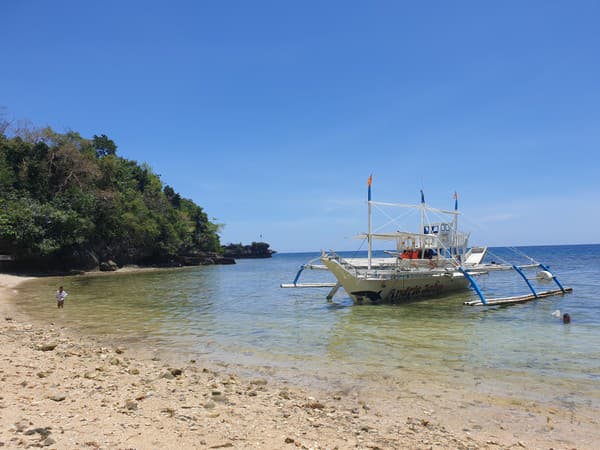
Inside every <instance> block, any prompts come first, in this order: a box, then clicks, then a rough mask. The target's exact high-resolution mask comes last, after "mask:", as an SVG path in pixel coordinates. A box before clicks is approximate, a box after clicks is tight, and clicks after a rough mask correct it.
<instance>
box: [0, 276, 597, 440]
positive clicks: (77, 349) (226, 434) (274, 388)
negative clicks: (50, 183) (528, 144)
mask: <svg viewBox="0 0 600 450" xmlns="http://www.w3.org/2000/svg"><path fill="white" fill-rule="evenodd" d="M26 280H27V279H26V278H23V277H14V276H8V275H0V359H1V361H2V365H1V369H0V382H1V386H2V388H1V393H0V446H4V447H6V448H25V447H29V446H45V447H48V448H57V449H63V448H65V449H66V448H175V447H177V448H227V447H230V448H268V449H271V448H296V447H298V448H315V449H316V448H339V449H343V448H371V449H375V448H381V449H387V448H423V449H429V448H440V449H441V448H465V449H466V448H555V449H558V448H565V449H567V448H568V449H570V448H578V449H583V448H590V449H592V448H597V446H598V442H600V431H599V430H600V426H598V425H599V423H598V418H599V417H600V414H599V413H600V411H598V410H597V409H595V408H593V407H592V406H590V407H588V408H582V407H575V406H573V405H568V403H565V404H562V403H560V402H556V401H553V402H550V401H549V402H544V403H541V402H535V401H531V400H525V399H523V398H520V397H519V393H515V395H514V396H511V397H502V396H493V395H491V394H481V393H478V392H477V391H476V389H475V388H474V389H473V390H472V391H471V390H465V389H464V388H458V387H456V386H454V385H452V384H450V383H448V384H441V383H438V382H436V383H434V382H431V381H428V380H414V379H411V380H408V381H407V380H399V379H396V378H393V377H390V378H385V379H384V380H383V381H382V382H377V383H370V384H366V385H365V384H361V385H360V387H356V388H352V387H348V388H346V389H342V390H339V389H338V390H332V391H328V390H327V389H316V388H315V389H307V388H300V387H297V386H291V385H289V384H284V383H282V382H280V381H276V379H275V378H273V377H269V376H265V377H264V378H244V377H242V376H240V375H239V372H238V371H235V370H234V369H233V368H231V367H222V366H217V365H215V364H214V363H212V362H211V361H201V360H198V361H189V362H186V363H185V364H181V363H176V362H175V361H174V360H168V359H165V358H166V357H164V356H162V357H161V358H163V359H160V358H158V357H152V352H151V351H148V352H139V351H138V350H137V349H134V348H126V347H124V346H119V345H118V343H114V344H113V345H108V344H107V343H106V342H101V341H100V340H98V339H95V338H94V337H89V336H82V335H79V334H76V333H75V332H74V331H73V330H70V329H67V328H59V327H57V326H55V325H54V324H53V323H40V322H39V321H36V320H34V319H33V318H29V317H27V316H25V315H22V314H18V311H16V308H15V307H14V302H15V301H16V296H17V293H18V290H17V289H18V284H19V283H21V282H23V281H26ZM54 307H55V306H54ZM65 311H68V304H67V305H66V306H65Z"/></svg>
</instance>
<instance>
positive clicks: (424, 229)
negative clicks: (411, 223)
mask: <svg viewBox="0 0 600 450" xmlns="http://www.w3.org/2000/svg"><path fill="white" fill-rule="evenodd" d="M423 234H429V227H428V226H425V227H424V228H423Z"/></svg>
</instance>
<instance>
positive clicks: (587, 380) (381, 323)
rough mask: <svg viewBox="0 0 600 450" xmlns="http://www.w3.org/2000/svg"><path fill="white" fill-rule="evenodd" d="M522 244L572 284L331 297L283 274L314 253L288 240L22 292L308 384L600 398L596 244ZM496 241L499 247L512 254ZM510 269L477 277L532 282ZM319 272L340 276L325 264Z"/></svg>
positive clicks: (96, 328) (64, 321)
mask: <svg viewBox="0 0 600 450" xmlns="http://www.w3.org/2000/svg"><path fill="white" fill-rule="evenodd" d="M519 250H520V251H524V252H525V253H527V254H529V255H530V256H532V257H534V258H536V259H538V260H540V261H542V262H544V263H546V264H548V265H550V266H551V268H552V269H553V271H554V272H555V273H556V274H557V275H558V276H559V277H560V280H561V281H562V283H563V284H564V285H565V286H571V287H573V289H574V293H573V294H569V295H566V296H557V297H550V298H547V299H543V300H541V301H537V302H530V303H525V304H520V305H513V306H506V307H495V308H488V309H486V308H478V307H468V306H463V304H462V302H463V301H465V300H470V299H474V295H473V293H471V292H470V291H467V292H465V293H460V294H457V295H452V296H449V297H444V298H437V299H431V300H425V301H420V302H415V303H409V304H404V305H400V306H395V305H377V306H371V305H364V306H353V305H352V303H351V301H350V299H349V298H348V297H347V296H346V295H345V293H344V292H343V290H340V292H338V294H337V296H336V298H335V302H334V303H328V302H327V301H326V300H325V295H326V293H327V289H295V290H292V289H280V288H279V285H280V283H289V282H291V280H292V279H293V277H294V275H295V273H296V271H297V269H298V267H299V266H300V265H301V264H303V263H305V262H306V261H307V260H309V259H310V258H312V257H315V256H317V254H280V255H276V256H275V257H273V258H272V259H267V260H239V261H238V264H237V265H234V266H206V267H194V268H185V269H178V270H171V271H157V272H142V273H130V274H127V273H123V274H112V275H108V276H106V275H104V276H103V275H99V276H85V277H68V278H64V279H56V278H46V279H40V280H36V281H34V282H30V283H28V284H25V285H24V286H23V287H22V288H21V289H20V291H21V292H22V295H21V296H20V297H19V302H18V306H19V308H21V309H22V310H23V311H24V312H26V313H28V314H30V315H32V316H34V317H36V318H38V319H42V320H45V321H50V322H54V323H56V324H58V325H66V326H69V327H71V328H75V329H78V330H80V331H81V332H84V333H87V334H91V335H94V336H101V337H105V338H110V339H113V340H116V341H118V342H121V343H130V344H133V343H142V344H144V345H145V346H148V347H156V348H159V349H160V350H161V351H162V352H163V353H165V352H166V353H171V354H173V355H177V356H179V357H181V358H186V359H187V358H195V359H202V358H209V359H210V360H212V361H217V362H223V363H227V364H240V365H242V366H243V367H245V368H246V370H248V371H252V370H253V368H254V369H256V370H260V369H261V368H263V367H265V366H269V367H272V368H275V369H276V370H275V372H276V374H277V376H279V377H282V378H284V379H289V380H293V381H296V382H301V383H303V384H308V385H311V384H318V383H331V382H332V381H343V382H347V383H377V382H378V381H379V380H381V379H383V378H385V377H388V376H390V375H392V376H394V377H398V378H402V377H405V378H406V377H409V378H410V377H413V378H414V377H419V378H423V379H433V380H437V381H440V382H443V383H452V384H465V385H470V386H472V387H473V389H476V390H480V391H483V392H493V393H496V394H500V395H510V394H511V393H515V392H517V393H518V394H519V395H520V396H523V397H527V398H532V399H537V400H549V401H552V400H557V399H558V400H559V401H561V402H563V403H565V402H566V403H567V404H569V403H574V404H588V405H594V406H598V405H600V299H599V296H598V292H599V291H600V245H588V246H553V247H531V248H520V249H519ZM492 251H493V255H490V256H489V258H490V259H495V260H497V261H500V260H502V258H505V257H506V256H507V255H509V254H510V252H509V251H508V250H507V249H493V250H492ZM513 256H514V255H513ZM521 262H524V261H521ZM500 275H501V276H500V277H499V278H498V280H497V281H494V280H492V279H491V277H489V279H485V278H483V279H481V280H480V281H481V284H482V285H483V286H484V287H485V288H486V290H487V292H490V293H494V294H495V295H497V294H501V295H511V294H513V293H517V292H518V293H526V292H527V286H526V285H525V283H524V282H523V281H522V280H521V279H520V278H519V277H518V275H516V274H514V273H512V274H510V275H506V274H500ZM532 275H533V274H532ZM309 278H310V279H311V280H323V281H325V280H326V281H330V280H331V276H330V275H329V274H328V273H327V272H320V271H314V272H309V273H306V274H305V278H304V279H305V280H306V281H307V280H308V279H309ZM57 284H64V286H65V290H66V291H67V292H69V296H68V297H67V299H66V302H65V308H64V310H57V308H56V306H55V302H54V291H55V290H56V287H57ZM514 286H517V288H518V289H516V290H515V288H514ZM544 288H545V289H548V288H551V289H553V288H554V286H553V285H549V286H548V285H546V286H545V287H544ZM557 309H558V310H561V312H568V313H569V314H570V315H571V317H572V323H571V324H570V325H563V324H562V321H561V320H560V319H559V318H556V317H554V316H553V315H552V312H553V311H555V310H557Z"/></svg>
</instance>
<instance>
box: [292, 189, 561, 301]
mask: <svg viewBox="0 0 600 450" xmlns="http://www.w3.org/2000/svg"><path fill="white" fill-rule="evenodd" d="M371 180H372V177H369V181H368V188H369V191H368V201H367V204H368V232H367V233H364V234H360V235H358V236H357V238H359V239H363V240H366V241H367V243H368V250H367V258H343V257H341V256H339V255H338V254H336V253H335V252H323V253H322V254H321V256H320V257H319V258H315V259H313V260H311V261H309V262H308V263H307V264H304V265H302V266H301V267H300V270H299V271H298V273H297V274H296V277H295V278H294V281H293V282H292V283H289V284H282V285H281V287H282V288H330V289H331V290H330V291H329V293H328V294H327V300H329V301H331V300H332V299H333V297H334V296H335V295H336V293H337V292H338V290H339V289H340V287H342V288H344V290H345V291H346V293H347V294H348V295H349V296H350V298H351V299H352V300H353V302H354V303H355V304H362V303H402V302H405V301H409V300H416V299H419V298H420V299H424V298H432V297H440V296H443V295H444V294H447V293H451V292H454V291H461V290H466V289H468V288H469V287H471V288H472V289H473V290H474V291H475V292H476V293H477V296H478V297H479V299H478V300H474V301H466V302H464V304H465V305H469V306H492V305H505V304H513V303H521V302H527V301H531V300H537V299H541V298H545V297H549V296H553V295H562V294H565V293H567V292H571V291H572V288H569V287H563V285H562V284H561V283H560V281H559V280H558V278H557V277H556V276H555V275H554V274H553V273H552V272H551V271H550V268H549V267H548V266H546V265H544V264H542V263H539V262H537V261H535V260H533V259H532V258H530V257H529V256H527V255H524V254H522V253H521V256H524V257H526V258H527V259H528V260H529V262H530V264H523V265H517V264H511V263H509V262H507V261H503V263H501V264H499V263H495V262H491V263H484V258H485V257H486V255H487V254H488V248H487V247H470V248H469V247H468V241H469V236H470V233H466V232H463V231H459V229H458V217H459V215H460V212H459V211H458V197H457V195H456V193H455V194H454V210H443V209H438V208H433V207H431V206H429V205H427V204H426V203H425V196H424V195H423V191H421V203H420V204H417V205H409V204H401V203H384V202H374V201H372V200H371ZM382 206H384V207H397V208H405V209H406V208H408V209H413V210H417V211H418V212H419V213H420V228H419V231H418V232H416V233H414V232H408V231H393V232H388V233H375V232H373V231H372V208H373V207H382ZM431 213H433V214H436V215H441V216H442V217H444V216H449V217H450V220H443V219H442V220H441V221H436V222H430V221H429V220H428V215H429V214H431ZM388 217H389V216H388ZM392 222H394V223H395V222H396V219H394V218H392V219H391V220H390V222H388V224H387V225H389V224H390V223H392ZM375 240H381V241H391V242H394V243H395V250H393V251H385V254H386V256H385V257H383V258H379V257H377V258H375V257H373V241H375ZM490 253H491V252H490ZM518 253H520V252H518ZM498 259H500V260H502V258H498ZM318 261H320V263H319V262H318ZM306 269H316V270H328V271H329V272H331V273H332V274H333V275H334V276H335V278H336V279H337V282H335V283H299V282H298V281H299V279H300V276H301V274H302V273H303V272H304V270H306ZM536 269H537V270H538V273H537V275H536V278H537V280H538V281H548V282H552V281H553V282H554V283H555V284H556V286H557V287H558V289H553V290H540V291H538V290H536V289H535V287H534V283H532V281H533V280H532V279H530V278H528V276H527V274H526V271H530V270H536ZM499 271H515V272H516V273H517V274H518V275H519V276H520V277H521V278H522V279H523V281H525V283H526V285H527V287H528V289H529V291H528V292H527V293H525V294H522V295H516V296H509V297H498V298H486V296H485V295H484V293H483V290H482V288H481V286H480V285H479V284H478V283H477V281H476V278H477V277H479V276H482V275H487V274H491V273H494V272H499ZM536 284H537V283H536Z"/></svg>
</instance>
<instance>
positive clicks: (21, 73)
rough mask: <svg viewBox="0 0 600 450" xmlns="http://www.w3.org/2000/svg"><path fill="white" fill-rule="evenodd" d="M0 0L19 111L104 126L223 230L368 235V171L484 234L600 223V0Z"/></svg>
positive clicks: (319, 239)
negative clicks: (451, 211) (456, 199)
mask: <svg viewBox="0 0 600 450" xmlns="http://www.w3.org/2000/svg"><path fill="white" fill-rule="evenodd" d="M2 3H3V6H2V16H3V20H2V27H0V39H1V41H0V42H2V52H1V61H2V62H1V67H0V105H2V106H4V107H6V108H7V111H8V115H9V117H11V118H15V119H29V120H31V121H32V122H33V123H34V124H36V125H40V126H45V125H50V126H52V127H53V128H54V129H56V130H57V131H66V130H76V131H79V132H80V133H81V134H82V135H84V136H87V137H91V136H92V135H93V134H102V133H105V134H107V135H108V136H109V137H110V138H112V139H113V140H115V141H116V143H117V144H118V146H119V149H118V153H119V154H120V155H121V156H124V157H126V158H130V159H135V160H138V161H140V162H141V161H145V162H148V163H149V164H150V165H151V166H152V167H153V169H154V170H155V172H157V173H158V174H160V175H161V177H162V180H163V182H165V183H167V184H170V185H172V186H174V188H175V189H176V190H177V191H179V192H180V193H181V194H182V195H183V196H185V197H188V198H191V199H193V200H194V201H196V202H197V203H198V204H200V205H201V206H202V207H204V209H205V210H206V211H207V213H208V215H209V216H210V217H214V218H216V219H217V221H219V222H222V223H224V224H226V226H225V228H224V230H223V232H222V241H223V242H232V241H233V242H239V241H242V242H250V241H253V240H259V239H260V236H261V235H262V239H263V240H266V241H268V242H270V243H271V244H272V246H273V247H274V248H275V249H277V250H280V251H308V250H318V249H321V248H323V249H330V248H333V249H339V250H342V249H349V250H352V249H355V248H356V247H357V245H358V242H355V241H353V240H348V239H347V238H348V237H350V236H352V235H353V234H355V233H357V232H360V231H364V230H365V229H366V206H365V200H366V180H367V178H368V176H369V174H370V173H373V198H374V199H376V200H382V201H384V200H385V201H402V202H418V200H419V189H420V188H421V187H423V188H424V190H425V194H426V196H427V201H428V202H430V203H432V204H434V205H437V206H441V207H450V205H451V204H452V193H453V192H454V190H457V191H458V192H459V195H460V202H461V209H462V210H463V211H464V214H465V219H466V220H467V222H466V223H467V224H468V225H472V229H473V242H474V243H489V244H493V245H502V244H511V245H513V244H514V245H519V244H550V243H592V242H594V243H597V242H600V206H599V198H600V156H599V147H600V145H599V144H600V31H599V28H598V23H599V20H600V2H597V1H589V2H585V1H572V2H567V1H527V2H523V1H506V2H482V1H471V2H466V1H456V2H448V1H431V2H408V1H407V2H401V1H373V2H353V1H326V2H323V1H297V2H291V1H271V2H263V1H232V2H218V1H213V2H201V1H187V2H181V1H169V2H167V1H163V2H156V1H143V2H142V1H138V2H135V1H101V2H82V1H75V0H73V1H62V0H56V1H45V0H37V1H26V2H25V1H20V0H5V1H3V2H2ZM376 220H379V219H378V218H376Z"/></svg>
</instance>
